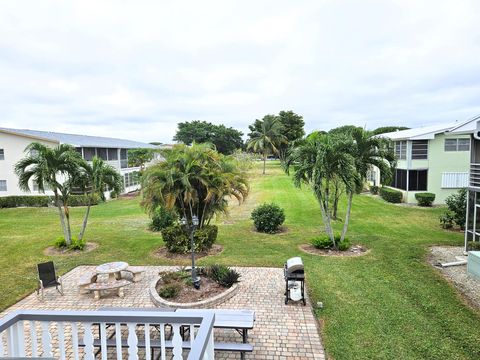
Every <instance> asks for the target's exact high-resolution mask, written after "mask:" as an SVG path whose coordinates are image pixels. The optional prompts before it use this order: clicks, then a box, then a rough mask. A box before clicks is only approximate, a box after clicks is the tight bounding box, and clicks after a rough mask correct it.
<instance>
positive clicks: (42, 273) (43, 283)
mask: <svg viewBox="0 0 480 360" xmlns="http://www.w3.org/2000/svg"><path fill="white" fill-rule="evenodd" d="M37 269H38V288H37V295H38V294H39V293H40V292H41V293H42V301H43V299H44V297H43V290H44V289H46V288H49V287H54V286H55V288H56V289H57V291H58V292H59V293H60V294H62V295H63V284H62V278H61V277H59V276H57V274H56V272H55V265H54V264H53V261H49V262H46V263H42V264H38V265H37Z"/></svg>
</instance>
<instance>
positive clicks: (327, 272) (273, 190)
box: [0, 162, 480, 360]
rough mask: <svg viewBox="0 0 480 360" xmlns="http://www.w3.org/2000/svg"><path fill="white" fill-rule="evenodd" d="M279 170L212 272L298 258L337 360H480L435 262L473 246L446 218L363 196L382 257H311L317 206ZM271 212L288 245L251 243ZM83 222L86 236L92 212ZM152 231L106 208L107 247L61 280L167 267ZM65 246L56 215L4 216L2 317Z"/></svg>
mask: <svg viewBox="0 0 480 360" xmlns="http://www.w3.org/2000/svg"><path fill="white" fill-rule="evenodd" d="M268 166H269V167H268V174H267V175H266V176H262V175H260V171H256V172H255V174H254V175H253V176H252V183H251V187H252V189H251V190H252V191H251V196H250V197H249V200H248V201H247V202H246V203H245V204H244V205H242V206H240V207H238V206H235V205H232V209H231V214H230V218H229V219H228V221H226V222H225V223H223V221H221V222H220V223H221V225H220V228H219V239H218V243H220V244H222V245H223V246H224V247H225V250H224V251H223V252H222V253H221V254H219V255H217V256H213V257H210V258H207V259H202V260H201V261H200V263H201V264H202V263H203V264H205V263H214V262H218V263H224V264H227V265H249V266H254V265H255V266H277V267H280V266H282V265H283V263H284V261H285V260H286V259H287V258H289V257H291V256H295V255H301V256H302V257H303V260H304V262H305V265H306V271H307V277H308V289H309V292H310V295H311V297H312V300H313V302H314V303H315V302H316V301H323V303H324V304H325V308H324V309H323V310H321V311H318V317H319V320H320V322H321V324H322V337H323V341H324V345H325V347H326V351H327V354H328V355H329V356H331V357H332V358H334V359H337V360H340V359H479V358H480V346H478V344H480V313H479V312H478V311H474V310H472V309H471V308H469V307H468V306H467V305H465V304H464V303H463V302H462V300H461V298H460V297H459V296H458V294H457V293H456V291H455V290H454V289H453V288H452V287H451V286H450V285H449V284H448V283H447V282H446V281H445V280H444V279H443V278H442V277H441V276H440V275H439V274H438V273H437V272H436V271H435V270H434V269H433V268H432V267H431V266H430V265H428V264H427V263H426V261H425V258H426V255H427V249H428V246H430V245H434V244H444V245H461V244H462V243H463V236H462V234H460V233H454V232H447V231H443V230H442V229H440V227H439V224H438V216H439V214H440V213H441V211H442V210H441V209H438V208H437V209H419V208H414V207H412V208H408V207H401V206H396V205H392V204H387V203H385V202H383V201H381V200H378V199H374V198H372V197H369V196H356V197H355V199H354V205H353V211H352V220H351V226H350V230H349V237H350V239H351V240H352V242H353V243H360V244H363V245H365V246H367V247H368V248H370V249H371V251H370V252H369V253H368V254H367V255H366V256H363V257H357V258H326V257H317V256H314V255H308V254H304V253H301V252H300V251H299V250H298V245H300V244H303V243H307V242H308V241H309V239H310V238H312V237H313V236H314V235H317V234H319V233H320V232H322V229H323V226H322V223H321V216H320V211H319V208H318V205H317V203H316V201H315V199H314V198H313V196H312V195H311V193H310V192H309V191H308V190H298V189H295V188H294V186H293V185H292V181H291V179H290V178H288V177H287V176H286V175H284V174H283V173H282V172H281V170H280V168H279V166H278V164H277V163H274V162H272V163H269V164H268ZM264 201H275V202H276V203H278V204H279V205H281V206H282V207H284V208H285V212H286V216H287V220H286V226H287V228H288V231H287V232H286V233H282V234H278V235H266V234H257V233H255V232H254V231H252V222H251V220H249V216H250V212H251V210H252V209H253V207H254V206H255V205H256V204H259V203H261V202H264ZM342 211H343V209H342ZM72 213H73V214H72V217H73V219H75V221H76V222H75V223H74V225H75V227H76V228H78V226H79V223H80V220H81V215H82V214H83V209H79V208H77V209H73V211H72ZM340 215H343V213H342V212H341V213H340ZM147 224H148V218H147V217H146V215H145V214H144V213H143V211H142V210H141V209H140V207H139V205H138V199H122V200H117V201H112V202H109V203H106V204H102V205H99V206H96V207H94V208H93V209H92V215H91V221H90V225H89V227H88V228H87V234H86V236H87V238H88V240H89V241H95V242H97V243H98V244H99V245H100V246H99V247H98V248H97V249H96V250H94V251H93V252H91V253H88V254H82V255H77V256H70V257H66V256H62V257H59V256H57V257H55V258H54V261H55V262H56V263H57V265H58V266H59V268H60V269H61V271H62V272H65V271H68V270H70V269H71V268H73V267H75V266H77V265H80V264H99V263H102V262H106V261H111V260H126V261H128V262H129V263H131V264H160V263H164V264H168V263H169V262H167V261H165V262H161V261H160V260H158V259H156V258H154V257H153V256H152V255H151V253H152V251H154V250H155V249H157V248H158V247H159V246H161V245H162V240H161V238H160V236H159V235H157V234H154V233H151V232H149V231H148V230H146V227H147ZM341 225H342V223H338V224H336V226H337V227H338V228H340V226H341ZM60 235H61V232H60V225H59V220H58V217H57V214H56V212H55V210H54V209H5V210H0V249H1V254H2V255H1V257H0V269H2V271H1V272H0V284H1V287H0V289H1V291H0V309H4V308H6V307H7V306H9V305H11V304H13V303H14V302H15V301H17V300H18V299H19V298H21V297H22V296H24V295H26V294H28V293H30V292H31V291H32V290H33V289H34V288H35V277H36V274H35V264H36V263H37V262H40V261H43V260H47V259H49V257H47V256H44V255H43V253H42V251H43V249H45V248H46V247H47V246H48V245H50V244H51V243H52V242H53V240H54V239H55V238H56V237H58V236H60ZM170 263H171V262H170Z"/></svg>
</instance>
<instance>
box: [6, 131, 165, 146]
mask: <svg viewBox="0 0 480 360" xmlns="http://www.w3.org/2000/svg"><path fill="white" fill-rule="evenodd" d="M0 131H3V132H7V133H12V134H17V135H21V136H28V137H33V138H39V139H44V140H52V141H54V142H58V143H61V144H69V145H72V146H76V147H102V148H123V149H137V148H150V149H156V148H157V146H155V145H152V144H148V143H143V142H139V141H132V140H125V139H116V138H108V137H102V136H89V135H76V134H65V133H58V132H52V131H38V130H28V129H9V128H3V127H0Z"/></svg>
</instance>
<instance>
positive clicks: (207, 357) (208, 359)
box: [203, 331, 215, 360]
mask: <svg viewBox="0 0 480 360" xmlns="http://www.w3.org/2000/svg"><path fill="white" fill-rule="evenodd" d="M214 348H215V344H214V341H213V331H212V332H211V334H210V336H209V337H208V344H207V348H206V349H205V354H204V355H203V359H204V360H213V359H214V358H215V351H214Z"/></svg>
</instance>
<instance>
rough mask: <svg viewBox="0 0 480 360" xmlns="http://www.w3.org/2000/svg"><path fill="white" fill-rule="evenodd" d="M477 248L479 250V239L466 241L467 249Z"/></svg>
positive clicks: (475, 249)
mask: <svg viewBox="0 0 480 360" xmlns="http://www.w3.org/2000/svg"><path fill="white" fill-rule="evenodd" d="M479 250H480V241H469V242H467V251H479Z"/></svg>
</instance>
